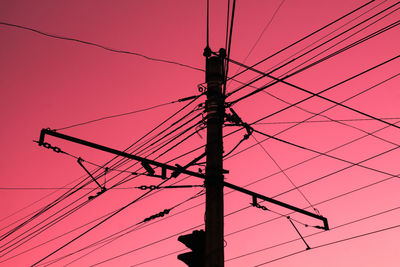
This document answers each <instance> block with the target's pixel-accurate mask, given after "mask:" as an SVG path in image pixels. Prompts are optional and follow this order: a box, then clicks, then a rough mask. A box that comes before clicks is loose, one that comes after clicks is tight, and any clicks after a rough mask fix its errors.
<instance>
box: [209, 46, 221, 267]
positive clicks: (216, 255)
mask: <svg viewBox="0 0 400 267" xmlns="http://www.w3.org/2000/svg"><path fill="white" fill-rule="evenodd" d="M221 52H224V51H220V56H210V54H207V53H206V51H205V53H204V55H205V56H206V83H207V100H206V105H205V109H206V113H207V115H206V120H207V144H206V157H207V158H206V173H205V175H206V178H205V188H206V214H205V237H206V241H205V242H206V247H205V266H206V267H223V266H224V198H223V189H224V185H223V182H224V177H223V167H222V156H223V141H222V125H223V123H224V116H225V115H224V114H225V107H224V101H225V99H224V96H223V93H222V84H223V81H224V78H225V77H224V74H225V71H224V56H223V54H224V53H221Z"/></svg>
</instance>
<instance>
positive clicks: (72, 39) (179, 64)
mask: <svg viewBox="0 0 400 267" xmlns="http://www.w3.org/2000/svg"><path fill="white" fill-rule="evenodd" d="M0 24H1V25H4V26H8V27H13V28H19V29H23V30H28V31H31V32H34V33H37V34H40V35H44V36H47V37H51V38H55V39H61V40H66V41H72V42H76V43H81V44H85V45H90V46H95V47H98V48H101V49H104V50H107V51H110V52H114V53H121V54H127V55H133V56H138V57H142V58H145V59H147V60H151V61H157V62H163V63H168V64H173V65H177V66H181V67H185V68H189V69H193V70H197V71H202V72H204V70H203V69H200V68H196V67H193V66H190V65H187V64H183V63H179V62H175V61H171V60H166V59H159V58H154V57H149V56H146V55H144V54H141V53H137V52H131V51H126V50H120V49H115V48H110V47H107V46H104V45H101V44H97V43H93V42H89V41H84V40H80V39H76V38H71V37H65V36H60V35H55V34H50V33H45V32H43V31H41V30H38V29H34V28H30V27H26V26H21V25H17V24H12V23H8V22H4V21H0Z"/></svg>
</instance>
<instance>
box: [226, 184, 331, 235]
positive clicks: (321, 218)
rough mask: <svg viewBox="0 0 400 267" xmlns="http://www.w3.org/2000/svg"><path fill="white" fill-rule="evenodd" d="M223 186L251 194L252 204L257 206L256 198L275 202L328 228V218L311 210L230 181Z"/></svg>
mask: <svg viewBox="0 0 400 267" xmlns="http://www.w3.org/2000/svg"><path fill="white" fill-rule="evenodd" d="M224 186H226V187H228V188H231V189H234V190H236V191H239V192H242V193H244V194H247V195H250V196H252V201H253V202H252V203H251V205H253V206H257V205H258V203H257V199H262V200H264V201H267V202H270V203H272V204H275V205H278V206H281V207H284V208H286V209H289V210H293V211H295V212H298V213H301V214H304V215H307V216H310V217H313V218H315V219H318V220H321V221H322V222H323V224H324V226H321V227H317V228H319V229H323V230H326V231H327V230H329V225H328V219H327V218H325V217H324V216H321V215H317V214H315V213H312V212H309V211H306V210H303V209H300V208H297V207H295V206H292V205H289V204H286V203H284V202H281V201H279V200H276V199H273V198H270V197H266V196H263V195H260V194H258V193H255V192H253V191H250V190H248V189H245V188H242V187H239V186H237V185H233V184H231V183H227V182H224Z"/></svg>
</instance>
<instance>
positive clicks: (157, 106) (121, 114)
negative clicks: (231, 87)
mask: <svg viewBox="0 0 400 267" xmlns="http://www.w3.org/2000/svg"><path fill="white" fill-rule="evenodd" d="M196 97H197V96H194V97H186V98H182V99H184V100H182V99H178V100H175V101H170V102H167V103H163V104H159V105H155V106H152V107H148V108H143V109H138V110H134V111H129V112H124V113H120V114H115V115H110V116H104V117H100V118H98V119H93V120H89V121H86V122H81V123H77V124H73V125H70V126H66V127H62V128H58V129H54V131H61V130H65V129H70V128H73V127H77V126H82V125H86V124H90V123H93V122H98V121H102V120H106V119H112V118H117V117H122V116H126V115H132V114H136V113H140V112H143V111H148V110H152V109H156V108H159V107H163V106H167V105H170V104H174V103H178V102H183V101H186V100H190V99H193V98H196Z"/></svg>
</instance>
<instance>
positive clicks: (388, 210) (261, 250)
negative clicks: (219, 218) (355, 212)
mask: <svg viewBox="0 0 400 267" xmlns="http://www.w3.org/2000/svg"><path fill="white" fill-rule="evenodd" d="M398 209H400V207H399V206H398V207H394V208H391V209H387V210H384V211H381V212H378V213H374V214H371V215H368V216H365V217H362V218H359V219H356V220H352V221H349V222H346V223H343V224H340V225H336V226H334V227H331V229H330V231H333V230H336V229H338V228H342V227H344V226H348V225H351V224H355V223H358V222H361V221H365V220H368V219H371V218H373V217H377V216H380V215H383V214H386V213H389V212H393V211H395V210H398ZM322 233H325V231H320V232H316V233H312V234H309V235H306V236H305V237H311V236H315V235H320V234H322ZM298 240H300V238H295V239H292V240H289V241H285V242H282V243H279V244H276V245H272V246H269V247H265V248H261V249H258V250H255V251H251V252H248V253H245V254H242V255H239V256H235V257H232V258H230V259H227V260H226V261H233V260H236V259H239V258H243V257H246V256H250V255H254V254H257V253H260V252H264V251H266V250H270V249H273V248H276V247H279V246H282V245H287V244H289V243H293V242H295V241H298Z"/></svg>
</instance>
